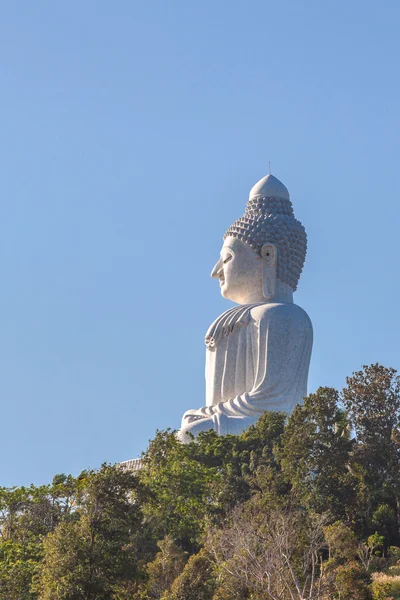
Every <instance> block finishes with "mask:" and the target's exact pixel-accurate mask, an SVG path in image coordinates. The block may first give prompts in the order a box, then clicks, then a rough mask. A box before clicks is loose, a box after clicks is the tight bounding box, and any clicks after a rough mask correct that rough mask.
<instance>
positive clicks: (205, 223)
mask: <svg viewBox="0 0 400 600" xmlns="http://www.w3.org/2000/svg"><path fill="white" fill-rule="evenodd" d="M399 28H400V4H399V3H398V2H397V1H396V0H387V1H385V2H379V3H378V2H372V1H366V0H363V1H362V0H359V1H354V0H350V1H348V0H347V1H346V2H345V1H341V0H339V1H337V2H321V1H320V0H309V1H307V2H299V0H287V1H284V0H283V1H282V0H281V1H279V2H278V1H277V0H276V1H274V2H272V1H267V0H258V1H257V0H256V1H246V2H245V1H241V2H239V1H236V0H230V1H229V2H228V1H227V0H226V1H216V0H213V1H211V0H203V1H202V2H188V1H186V0H185V1H184V0H170V1H168V2H166V1H165V2H162V1H148V2H138V1H134V0H119V1H118V2H105V1H102V0H101V1H94V0H85V1H84V2H78V1H76V0H70V1H69V2H53V1H47V2H46V1H43V0H38V1H35V2H4V3H2V6H1V8H0V57H1V58H0V64H1V87H2V92H1V99H0V102H1V113H0V119H1V144H0V153H1V154H0V164H1V178H0V189H1V214H0V273H1V294H0V315H1V320H0V322H1V325H0V402H1V416H2V419H1V436H0V457H1V459H0V460H1V469H0V473H1V481H0V484H1V485H12V484H15V485H17V484H29V483H30V482H35V483H44V482H47V481H49V480H50V479H51V477H52V476H53V474H54V473H58V472H72V473H73V474H77V473H79V472H80V471H81V470H82V469H84V468H86V467H97V466H99V465H100V464H101V463H102V462H103V461H105V460H107V461H111V462H115V461H120V460H125V459H128V458H132V457H135V456H137V455H138V454H139V453H140V452H141V451H142V450H144V449H145V448H146V445H147V441H148V440H149V438H151V437H153V435H154V433H155V430H156V429H157V428H159V429H163V428H166V427H171V428H177V427H179V423H180V418H181V415H182V413H183V412H184V411H185V410H186V409H189V408H196V407H200V406H202V405H203V404H204V356H205V347H204V341H203V340H204V334H205V331H206V329H207V327H208V325H209V324H210V323H211V322H212V321H213V320H214V318H215V317H217V316H218V315H219V314H220V313H221V312H223V311H224V310H225V309H227V308H229V306H230V304H229V303H228V302H227V301H226V300H223V299H222V298H221V297H220V296H219V289H218V284H217V283H216V282H215V281H214V280H211V279H210V277H209V273H210V271H211V268H212V266H213V264H214V262H215V261H216V258H217V257H218V254H219V250H220V245H221V238H222V235H223V233H224V231H225V229H226V228H227V227H228V226H229V225H230V224H231V223H232V221H233V220H235V219H236V218H237V217H238V216H240V215H241V214H242V213H243V209H244V206H245V203H246V200H247V196H248V192H249V190H250V188H251V187H252V185H253V184H254V183H255V182H256V181H257V180H258V179H260V178H261V177H262V176H264V175H265V174H267V172H268V161H271V163H272V172H273V173H274V175H276V176H277V177H279V178H280V179H281V180H282V181H283V182H284V183H285V185H286V186H287V187H288V188H289V190H290V192H291V197H292V201H293V204H294V209H295V213H296V216H297V217H298V218H299V219H300V220H301V221H302V222H303V224H304V225H305V227H306V230H307V233H308V238H309V253H308V257H307V260H306V265H305V269H304V273H303V276H302V279H301V281H300V286H299V289H298V292H297V293H296V297H295V298H296V302H297V303H298V304H300V305H301V306H302V307H303V308H304V309H305V310H306V311H307V312H308V313H309V315H310V317H311V319H312V321H313V324H314V332H315V342H314V351H313V357H312V365H311V372H310V379H309V390H310V391H314V390H315V389H316V388H317V387H318V386H320V385H329V386H335V387H338V388H340V387H342V386H343V385H344V383H345V377H346V375H349V374H351V373H352V371H354V370H357V369H359V368H360V366H361V365H362V364H365V363H371V362H376V361H379V362H381V363H383V364H384V365H387V366H393V367H395V368H400V360H399V359H400V351H399V340H400V324H399V300H398V295H399V288H400V276H399V246H400V242H399V227H400V217H399V208H398V206H399V201H400V178H399V157H400V152H399V150H400V127H399V125H400V116H399V115H400V108H399V107H400V80H399V52H400V38H399Z"/></svg>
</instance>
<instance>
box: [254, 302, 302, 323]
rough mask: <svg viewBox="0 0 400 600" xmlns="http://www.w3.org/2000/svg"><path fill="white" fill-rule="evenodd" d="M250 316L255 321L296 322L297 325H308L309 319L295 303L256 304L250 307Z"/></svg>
mask: <svg viewBox="0 0 400 600" xmlns="http://www.w3.org/2000/svg"><path fill="white" fill-rule="evenodd" d="M250 314H251V318H252V320H253V321H255V322H261V321H268V322H269V323H273V322H278V323H279V322H287V321H291V322H293V321H294V322H296V323H298V324H299V325H303V326H306V327H310V328H311V329H312V325H311V320H310V317H309V316H308V314H307V313H306V311H305V310H303V309H302V308H301V307H300V306H298V305H297V304H292V303H282V304H278V303H277V304H258V305H256V306H253V308H252V309H251V312H250Z"/></svg>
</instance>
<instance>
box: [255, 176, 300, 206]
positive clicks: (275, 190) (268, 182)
mask: <svg viewBox="0 0 400 600" xmlns="http://www.w3.org/2000/svg"><path fill="white" fill-rule="evenodd" d="M255 196H261V197H263V198H270V197H273V196H275V197H276V198H282V199H283V200H290V195H289V191H288V189H287V187H286V186H285V185H283V183H282V182H281V181H279V179H277V178H276V177H274V176H273V175H271V173H270V174H269V175H266V176H265V177H263V178H262V179H260V181H257V183H256V184H255V185H254V186H253V187H252V188H251V190H250V194H249V198H254V197H255Z"/></svg>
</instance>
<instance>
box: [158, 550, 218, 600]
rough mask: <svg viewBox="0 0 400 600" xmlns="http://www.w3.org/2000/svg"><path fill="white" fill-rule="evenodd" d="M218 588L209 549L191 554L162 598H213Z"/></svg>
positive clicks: (200, 599) (170, 599)
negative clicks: (180, 572)
mask: <svg viewBox="0 0 400 600" xmlns="http://www.w3.org/2000/svg"><path fill="white" fill-rule="evenodd" d="M216 588H217V581H216V578H215V575H214V565H213V562H212V560H211V557H210V555H209V553H208V552H207V550H205V549H204V548H203V549H202V550H200V552H199V553H198V554H194V555H193V556H191V557H190V558H189V560H188V562H187V564H186V566H185V568H184V569H183V572H182V574H181V575H179V577H177V578H176V579H175V581H174V583H173V584H172V586H171V590H170V591H169V592H166V593H165V594H164V595H163V596H162V597H161V600H213V597H214V592H215V590H216Z"/></svg>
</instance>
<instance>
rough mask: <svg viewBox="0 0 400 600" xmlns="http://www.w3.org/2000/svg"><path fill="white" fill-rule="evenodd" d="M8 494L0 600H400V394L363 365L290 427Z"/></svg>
mask: <svg viewBox="0 0 400 600" xmlns="http://www.w3.org/2000/svg"><path fill="white" fill-rule="evenodd" d="M143 459H144V460H143V461H144V467H143V468H142V469H141V470H140V471H139V472H136V473H132V472H129V471H126V470H123V469H121V468H120V467H118V466H110V465H103V466H102V467H101V468H100V469H99V470H97V471H88V472H83V473H82V474H81V475H80V476H79V477H77V478H73V477H71V476H66V475H57V476H56V477H55V478H54V479H53V482H52V483H51V484H49V485H46V486H39V487H35V486H31V487H29V488H25V487H20V488H11V489H9V488H0V600H158V599H160V600H261V599H262V600H264V599H267V600H268V599H269V600H300V599H303V598H304V597H307V598H308V599H309V600H339V599H340V600H344V599H346V598H349V599H350V598H351V599H359V600H370V599H377V598H379V599H384V598H387V599H389V598H397V597H399V594H398V590H399V587H400V584H399V580H400V462H399V461H400V380H399V377H398V376H397V374H396V372H395V371H394V370H393V369H387V368H385V367H383V366H381V365H371V366H369V367H364V368H363V370H362V371H359V372H357V373H354V374H353V375H352V377H349V378H348V379H347V384H346V387H345V388H344V389H343V390H342V392H341V393H338V392H337V391H336V390H334V389H332V388H320V389H319V390H317V391H316V392H315V394H311V395H310V396H308V397H307V398H306V399H305V400H304V404H303V405H302V406H297V407H296V409H295V410H294V412H293V414H292V415H291V416H290V417H289V418H287V416H286V415H284V414H281V413H265V414H264V415H262V417H261V418H260V419H259V421H258V422H257V424H256V425H254V426H252V427H250V428H249V429H248V430H246V431H245V432H243V433H242V434H241V435H239V436H225V437H219V436H217V435H216V434H215V433H214V432H205V433H202V434H200V436H199V437H198V438H197V440H196V441H193V442H192V443H190V444H187V445H182V444H180V443H179V442H178V440H177V438H176V436H175V433H174V432H171V431H161V432H158V433H157V435H156V436H155V438H154V440H152V441H151V442H150V445H149V448H148V450H147V452H146V453H145V455H144V457H143Z"/></svg>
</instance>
